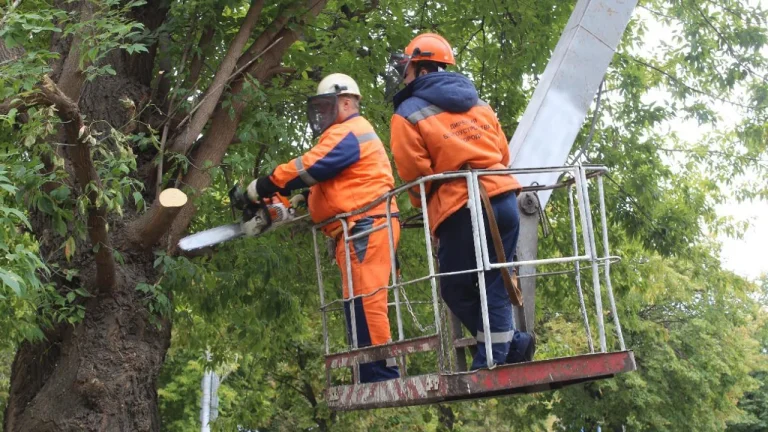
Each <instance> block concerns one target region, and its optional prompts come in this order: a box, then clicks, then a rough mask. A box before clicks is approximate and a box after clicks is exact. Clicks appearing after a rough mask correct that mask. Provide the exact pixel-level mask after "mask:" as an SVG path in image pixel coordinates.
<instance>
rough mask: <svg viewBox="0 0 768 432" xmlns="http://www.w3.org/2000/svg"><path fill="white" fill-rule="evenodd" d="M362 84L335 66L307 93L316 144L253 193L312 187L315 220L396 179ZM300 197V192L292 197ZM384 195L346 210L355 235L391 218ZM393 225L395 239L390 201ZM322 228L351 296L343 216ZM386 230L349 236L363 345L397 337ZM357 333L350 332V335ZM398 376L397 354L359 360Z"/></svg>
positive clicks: (372, 376) (371, 377) (255, 185)
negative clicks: (363, 105) (390, 309)
mask: <svg viewBox="0 0 768 432" xmlns="http://www.w3.org/2000/svg"><path fill="white" fill-rule="evenodd" d="M361 97H362V95H361V94H360V88H359V87H358V85H357V83H356V82H355V80H353V79H352V78H350V77H349V76H347V75H344V74H339V73H335V74H331V75H328V76H327V77H325V78H324V79H323V80H322V81H320V84H319V85H318V86H317V94H316V95H315V96H312V97H310V98H309V99H308V100H307V117H308V118H309V127H310V129H311V130H312V133H313V137H318V136H319V139H318V142H317V145H316V146H314V147H313V148H312V149H311V150H309V151H308V152H307V153H305V154H303V155H301V156H299V157H297V158H296V159H293V160H291V161H289V162H287V163H285V164H282V165H280V166H278V167H277V168H275V170H274V171H273V172H272V174H270V175H268V176H265V177H261V178H259V179H257V180H254V181H253V182H252V183H251V184H250V185H249V186H248V193H247V194H248V198H249V199H250V200H251V201H253V202H258V201H259V199H260V197H262V198H263V197H270V196H272V195H273V194H275V193H276V192H280V193H282V194H287V193H290V191H293V190H297V189H304V188H309V194H308V195H309V196H308V198H307V200H308V204H309V205H308V207H309V212H310V215H311V217H312V220H313V221H314V222H321V221H323V220H326V219H329V218H331V217H333V216H336V215H337V214H340V213H348V212H352V211H355V210H358V209H360V208H363V207H365V206H366V205H368V204H370V203H371V202H373V201H374V200H375V199H376V198H379V197H380V196H382V195H384V194H385V193H387V192H389V191H390V190H391V189H392V188H393V187H394V183H395V182H394V177H393V175H392V167H391V165H390V163H389V159H388V158H387V154H386V151H385V150H384V144H383V143H382V142H381V140H380V139H379V137H378V136H377V135H376V132H375V131H374V130H373V126H371V124H370V123H369V122H368V121H367V120H366V119H364V118H363V117H361V116H360V113H359V110H360V99H361ZM299 200H301V195H299V196H297V197H294V199H292V203H294V204H296V203H297V202H298V201H299ZM386 205H387V203H386V202H382V203H380V204H379V205H376V206H374V207H373V208H371V209H370V210H368V211H366V212H364V213H363V214H359V215H356V216H353V217H350V218H347V222H348V223H349V226H350V227H351V228H350V233H349V234H350V236H351V235H354V234H356V233H359V232H362V231H366V230H369V229H371V228H372V227H376V226H379V225H382V224H385V223H386V216H385V215H386ZM391 209H392V212H393V213H394V216H395V218H393V226H392V232H393V235H394V241H395V247H396V245H397V242H398V240H399V238H400V226H399V223H398V222H397V219H396V217H397V212H398V209H397V204H396V203H395V202H394V200H393V201H392V207H391ZM323 231H324V232H325V234H326V235H328V236H329V237H332V238H334V239H335V240H336V262H337V264H338V265H339V268H340V269H341V272H342V278H341V279H342V281H343V285H344V297H345V298H347V297H348V292H349V291H348V288H347V280H348V279H347V265H346V255H345V252H344V250H345V248H344V244H343V243H342V242H343V239H342V238H341V237H342V236H341V235H340V234H341V224H340V222H336V223H334V224H330V225H326V226H325V227H323ZM387 236H388V233H387V230H386V229H384V230H378V231H376V232H373V233H372V234H370V235H368V236H365V237H362V238H359V239H355V240H353V241H352V242H351V245H350V246H352V247H351V248H350V249H351V251H350V252H351V253H350V256H351V260H352V262H351V266H350V267H351V269H352V282H353V284H352V286H353V290H354V294H355V296H360V295H364V294H370V293H373V292H374V291H377V290H378V292H376V293H375V294H372V295H370V296H367V297H364V298H358V299H354V300H353V301H352V303H353V304H354V308H355V324H356V326H355V327H356V331H357V342H358V347H365V346H369V345H380V344H384V343H387V342H389V341H390V340H391V335H390V329H389V319H388V317H387V296H388V291H387V290H386V289H383V290H379V288H382V287H385V286H387V285H389V277H390V274H391V270H390V254H389V240H388V238H387ZM344 306H345V312H346V316H347V330H348V334H349V333H351V327H350V326H351V322H350V321H351V320H350V302H349V301H347V302H345V304H344ZM350 340H351V338H350ZM398 376H399V373H398V369H397V366H395V364H394V360H389V361H384V360H382V361H377V362H373V363H368V364H363V365H360V381H361V382H376V381H384V380H388V379H393V378H397V377H398Z"/></svg>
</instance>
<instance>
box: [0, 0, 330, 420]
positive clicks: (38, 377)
mask: <svg viewBox="0 0 768 432" xmlns="http://www.w3.org/2000/svg"><path fill="white" fill-rule="evenodd" d="M55 3H56V4H57V6H58V7H61V8H65V9H66V10H68V11H72V12H77V13H79V16H80V19H81V20H85V19H88V17H90V16H91V15H90V14H91V13H92V12H93V11H92V3H91V2H89V1H86V0H81V1H79V2H65V1H63V0H56V1H55ZM253 5H257V7H259V8H260V6H261V5H263V3H260V2H254V3H252V7H253ZM305 5H306V6H303V7H301V8H299V10H293V9H287V10H286V12H285V15H283V16H278V17H277V18H275V20H274V21H273V22H272V23H271V24H270V25H269V26H267V27H265V28H264V29H262V32H261V33H260V34H259V33H256V34H255V35H251V30H252V29H253V27H254V25H255V23H257V22H258V21H259V13H260V10H255V9H254V10H251V11H249V13H248V15H247V18H246V19H245V20H244V21H243V23H242V26H241V31H240V32H239V36H238V37H237V38H236V39H235V40H234V41H233V42H232V43H231V45H230V48H231V49H230V50H229V52H230V55H229V56H228V58H227V62H226V65H225V66H226V67H223V68H222V69H221V70H220V71H219V72H220V74H219V75H221V76H220V77H219V79H218V80H215V82H216V84H217V85H218V87H215V88H209V89H208V90H207V91H206V92H205V94H207V95H213V96H210V97H211V100H207V101H205V110H206V111H205V112H204V113H202V111H201V112H198V113H196V114H195V115H194V117H192V127H193V128H194V132H195V133H197V131H198V130H200V131H202V132H203V134H204V136H203V138H202V139H201V140H200V141H201V144H200V145H198V146H197V148H195V150H194V151H193V152H192V153H191V154H190V156H191V159H192V160H193V161H194V162H195V164H194V167H193V168H191V169H190V170H189V172H187V174H186V175H185V177H184V179H183V184H184V187H186V188H190V191H191V192H192V195H191V197H194V196H196V195H199V193H201V192H202V190H203V189H205V188H206V187H208V185H209V184H210V178H209V177H208V175H207V173H205V172H204V171H202V170H200V169H198V168H197V167H200V166H206V165H207V164H210V163H212V164H214V165H216V164H218V163H219V162H220V161H221V159H222V157H223V156H224V154H225V152H226V149H227V147H228V145H229V144H230V143H231V141H232V137H233V136H234V135H235V132H236V129H237V126H238V123H239V120H240V116H241V114H242V110H243V108H244V104H245V101H240V100H238V102H237V103H236V104H234V105H235V110H236V115H235V116H234V118H233V117H230V115H229V114H228V110H224V109H222V108H221V106H220V105H219V103H218V102H219V101H220V100H221V98H223V97H230V96H233V95H235V94H237V93H238V92H240V91H241V89H242V87H243V81H242V75H238V74H241V73H249V74H251V76H254V77H255V78H256V79H258V80H260V81H262V82H264V81H266V80H268V79H270V78H271V77H272V76H273V75H274V73H273V72H270V71H276V70H278V69H279V68H278V66H279V65H280V62H281V59H282V57H283V54H284V53H285V51H286V50H287V49H288V47H290V45H291V44H292V43H293V42H294V41H296V40H297V39H298V37H299V33H298V31H299V30H298V29H300V28H301V26H302V25H304V23H305V21H304V20H305V19H306V18H312V17H314V16H316V15H317V14H318V13H319V12H320V10H322V8H323V7H324V5H325V0H319V1H318V0H310V1H308V2H307V3H306V4H305ZM167 7H168V6H167V3H166V2H160V1H155V2H148V3H147V4H146V5H144V6H141V7H139V8H136V9H134V10H133V11H132V15H133V16H132V18H133V19H134V20H136V21H138V22H140V23H142V24H143V25H144V27H145V28H146V29H147V30H148V31H149V32H152V31H154V30H156V29H158V28H159V27H160V26H161V25H162V24H163V22H164V21H165V19H166V16H167V15H168V14H167V12H168V9H167ZM289 24H290V28H288V25H289ZM210 33H211V32H210V31H205V32H204V36H205V37H206V38H210ZM77 38H78V36H77V35H75V36H74V38H73V37H72V36H66V34H65V33H63V32H62V33H59V34H56V35H55V36H54V37H53V38H52V40H51V50H52V51H55V52H57V53H59V54H60V56H59V57H58V58H57V59H56V60H54V61H53V63H52V64H51V70H52V71H51V73H50V74H49V76H50V78H47V77H46V78H45V79H44V80H43V82H42V83H41V84H40V89H41V94H42V96H41V97H39V98H37V99H35V100H34V103H35V104H40V103H41V102H40V101H41V100H42V101H43V102H42V103H43V104H48V105H52V106H54V107H55V108H56V113H57V115H58V116H59V117H60V118H61V120H62V122H61V126H60V129H61V130H60V131H59V132H58V133H57V134H56V136H55V137H54V138H53V139H55V140H56V141H58V142H64V143H66V145H67V147H66V148H67V151H65V152H62V153H61V156H62V157H65V159H66V164H67V168H68V172H69V173H70V178H69V179H66V180H65V181H66V182H67V184H68V185H69V186H70V187H71V188H72V189H73V190H74V191H76V192H77V193H79V194H81V195H83V194H85V196H86V197H87V198H88V200H89V203H90V207H89V208H88V210H87V211H88V216H87V225H88V227H87V228H88V239H87V240H85V241H77V244H76V251H77V252H76V253H75V254H74V256H72V257H70V258H71V262H67V260H66V259H65V256H64V254H65V251H63V250H62V248H61V247H60V245H61V243H62V239H61V238H58V237H56V235H55V234H51V233H52V232H54V231H53V230H52V229H51V220H50V219H49V218H48V216H46V215H44V214H42V213H41V212H38V211H36V210H31V211H30V222H31V224H32V226H33V230H34V232H35V233H36V234H37V237H38V242H39V245H40V254H41V255H42V256H44V257H46V261H47V262H48V263H62V264H65V265H66V267H67V268H76V269H78V270H79V274H78V276H77V277H75V278H74V279H73V280H71V281H67V280H66V279H65V278H64V277H60V276H54V277H53V278H52V280H51V282H53V283H54V284H55V285H56V287H57V289H58V290H59V292H60V293H66V292H68V291H70V290H73V289H76V288H79V287H82V288H84V289H85V290H87V291H88V292H89V294H90V297H81V298H79V299H78V300H76V301H79V302H80V304H81V305H82V306H84V308H85V318H84V319H83V320H82V321H81V322H79V323H77V324H75V325H70V324H59V325H56V326H54V327H52V328H47V329H45V330H44V332H45V340H43V341H41V342H35V343H32V342H24V343H22V344H21V346H20V347H19V349H18V351H17V353H16V357H15V359H14V362H13V365H12V371H11V388H10V394H9V398H8V405H7V407H6V414H5V428H4V430H5V431H7V432H16V431H25V432H26V431H35V432H46V431H158V430H160V419H159V415H158V408H157V390H156V387H157V377H158V374H159V371H160V368H161V366H162V364H163V359H164V357H165V353H166V351H167V349H168V346H169V344H170V338H171V323H170V321H169V320H168V319H160V320H159V326H158V325H156V323H158V320H157V319H153V318H157V317H153V316H151V314H150V312H149V311H148V310H147V307H146V306H145V302H146V301H147V295H146V294H145V293H142V292H139V291H137V290H136V287H137V285H138V284H139V283H146V284H155V283H158V279H159V277H160V275H159V271H158V270H157V269H156V268H155V267H154V264H153V263H154V259H155V256H154V254H153V251H152V247H153V246H154V247H156V246H157V244H158V242H159V240H160V239H161V238H170V241H168V242H162V241H160V242H159V243H161V244H175V243H176V240H177V239H178V237H179V236H181V235H183V233H184V232H185V231H186V227H187V226H188V224H189V223H190V221H191V220H192V218H193V216H194V213H195V209H194V205H193V204H192V203H191V202H189V203H187V202H186V197H184V199H183V200H182V199H181V198H182V197H181V196H175V198H174V199H171V201H168V194H166V195H164V197H165V198H166V201H164V202H162V203H161V201H162V200H161V199H155V200H154V201H153V200H152V198H154V196H155V193H154V189H155V182H154V179H155V177H154V173H155V172H156V171H157V169H156V168H155V161H154V159H156V157H155V156H156V155H157V153H156V151H155V150H154V149H153V148H151V147H150V149H149V150H145V151H144V152H141V151H140V150H139V149H138V148H137V147H136V148H134V149H133V150H134V153H135V154H136V155H137V157H136V160H137V164H138V167H137V170H136V172H135V173H132V174H131V175H133V176H134V177H136V178H137V179H138V180H139V181H141V182H142V183H143V184H144V185H145V190H144V199H145V200H147V202H152V207H151V209H150V210H149V211H148V212H147V213H145V214H144V215H141V214H138V212H137V211H136V209H135V208H132V207H130V206H126V207H125V208H124V210H123V211H124V214H123V216H118V215H116V214H108V213H107V212H106V210H105V209H103V208H100V207H97V205H98V201H97V199H96V196H97V194H96V193H95V192H93V191H92V190H91V191H87V190H86V188H85V186H86V185H88V184H94V185H97V187H101V182H100V179H99V178H98V174H97V172H96V170H94V169H93V160H92V158H93V157H94V156H93V155H92V154H91V151H90V148H89V146H90V144H89V141H88V140H89V139H90V140H92V139H93V138H92V136H98V138H99V139H102V138H105V137H107V136H108V135H109V133H110V132H111V130H112V129H116V130H121V131H123V132H125V131H126V129H128V130H135V129H136V128H144V126H142V125H141V123H150V124H152V125H153V127H154V128H155V129H158V128H159V126H160V125H161V124H162V122H163V121H165V120H167V118H165V117H163V118H161V119H160V120H159V121H158V119H157V117H158V112H157V110H154V109H147V110H142V108H144V107H147V106H148V104H150V103H152V104H154V105H155V106H163V100H153V99H152V98H153V97H159V98H161V99H165V94H166V93H167V91H168V90H167V88H164V89H162V91H157V90H156V91H155V92H154V93H153V91H152V88H151V83H152V82H153V78H156V77H153V72H154V71H155V61H156V58H155V57H156V56H155V54H156V51H157V46H156V45H154V46H151V47H149V52H147V53H142V54H133V55H129V54H127V53H126V52H122V51H113V52H111V53H110V54H109V55H108V56H107V62H108V63H109V64H110V65H111V66H112V68H113V69H114V70H115V72H116V74H115V75H113V76H109V75H107V76H103V77H99V78H97V79H95V80H94V81H91V82H87V81H86V80H85V79H84V76H83V74H82V73H81V72H80V70H79V69H78V58H79V57H78V56H79V54H78V39H77ZM163 38H164V36H160V37H159V39H163ZM166 40H167V39H166ZM251 40H252V41H253V43H252V45H251V47H250V48H249V49H248V50H246V51H245V53H244V54H243V55H242V56H241V57H240V58H239V59H238V58H237V56H236V54H238V53H241V52H242V50H243V47H244V45H245V43H246V42H248V41H251ZM203 42H205V41H202V42H201V44H202V43H203ZM0 49H4V47H3V46H2V44H0ZM265 49H268V52H266V53H264V52H263V51H264V50H265ZM22 53H23V51H22ZM19 54H20V53H19V52H11V51H10V50H7V49H4V50H3V51H0V55H1V56H3V57H5V58H9V57H11V56H12V55H13V56H17V55H19ZM262 54H264V55H263V57H259V56H261V55H262ZM256 60H258V61H256ZM191 61H193V62H199V61H200V59H199V56H195V57H194V58H192V59H191ZM235 65H236V66H237V68H238V71H239V72H235V74H234V75H232V76H230V73H231V71H232V69H234V68H235ZM193 66H195V70H194V71H193V73H194V74H195V75H199V74H200V70H199V66H196V65H193ZM240 68H242V69H240ZM235 75H236V76H235ZM229 80H233V81H232V82H231V83H230V85H228V86H227V90H226V93H228V94H225V95H221V93H222V89H223V88H224V86H222V84H221V83H222V82H228V81H229ZM156 81H162V80H156ZM195 81H197V79H196V77H195ZM167 85H168V82H167V80H166V82H163V83H162V86H167ZM233 99H234V98H233ZM0 102H3V101H0ZM28 102H29V103H32V102H33V101H32V100H30V101H28ZM5 105H8V104H7V103H6V104H5ZM2 109H3V104H2V103H0V110H2ZM144 111H145V112H146V113H147V114H145V115H144V117H151V118H142V119H141V120H142V122H138V121H136V120H137V119H136V118H135V115H136V113H140V112H144ZM206 113H207V114H206ZM165 114H166V115H167V114H168V113H165ZM192 114H194V113H192ZM192 114H190V115H192ZM169 124H172V122H171V123H169ZM203 127H205V129H206V130H205V131H203ZM140 131H143V132H145V133H147V132H149V130H148V129H146V128H145V129H140ZM172 133H173V134H174V136H175V137H176V138H174V139H175V140H176V141H175V142H176V143H177V145H179V143H181V144H180V147H182V148H184V149H185V151H188V150H189V144H190V143H189V142H186V141H184V142H183V143H182V141H183V138H184V137H185V136H186V135H187V134H185V131H184V130H173V131H172ZM179 137H181V138H179ZM187 141H189V140H187ZM178 194H181V192H178ZM178 194H177V195H178ZM172 195H173V194H172ZM181 195H183V194H181ZM161 197H163V196H161ZM114 252H116V253H119V255H120V256H121V257H122V259H121V260H117V259H115V258H114V255H113V253H114Z"/></svg>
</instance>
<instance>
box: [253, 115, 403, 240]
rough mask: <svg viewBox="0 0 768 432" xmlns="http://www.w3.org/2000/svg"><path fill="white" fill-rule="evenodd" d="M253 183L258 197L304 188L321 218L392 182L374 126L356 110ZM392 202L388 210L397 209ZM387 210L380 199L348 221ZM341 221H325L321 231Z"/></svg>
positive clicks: (361, 202)
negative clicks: (327, 222) (262, 178)
mask: <svg viewBox="0 0 768 432" xmlns="http://www.w3.org/2000/svg"><path fill="white" fill-rule="evenodd" d="M265 180H266V181H265V182H263V183H262V184H259V185H258V189H259V195H262V196H269V195H271V194H273V193H275V192H277V191H281V192H282V193H288V192H290V191H292V190H296V189H302V188H306V187H309V188H310V189H309V191H310V193H309V203H308V206H309V213H310V215H311V216H312V220H313V221H314V222H315V223H317V222H322V221H324V220H326V219H329V218H331V217H333V216H336V215H337V214H340V213H347V212H351V211H354V210H358V209H360V208H362V207H364V206H366V205H368V204H370V203H371V202H373V201H374V200H375V199H376V198H379V197H380V196H382V195H384V194H385V193H387V192H389V191H390V190H391V189H392V188H393V187H394V184H395V181H394V177H393V175H392V166H391V165H390V163H389V158H387V153H386V151H385V150H384V144H383V143H382V142H381V140H380V139H379V137H378V136H377V135H376V132H375V131H374V130H373V126H371V124H370V123H369V122H368V120H366V119H364V118H363V117H361V116H360V115H359V114H354V115H352V116H350V117H349V118H347V119H346V120H345V121H344V122H343V123H338V124H335V125H333V126H331V127H329V128H328V129H327V130H326V131H325V132H323V134H322V135H320V138H319V140H318V142H317V145H316V146H314V147H312V149H310V150H309V151H308V152H307V153H305V154H303V155H302V156H300V157H297V158H296V159H293V160H291V161H290V162H288V163H285V164H282V165H280V166H278V167H277V168H275V170H274V171H273V172H272V174H271V175H270V176H269V177H266V178H265ZM397 211H398V209H397V204H396V203H395V202H394V200H393V202H392V213H397ZM384 214H386V202H383V203H381V204H379V205H377V206H375V207H374V208H372V209H370V210H369V211H367V212H365V213H364V214H361V215H357V216H355V217H351V218H349V219H348V220H349V221H350V222H352V221H355V220H357V219H360V218H362V217H364V216H368V215H384ZM339 226H340V223H338V222H337V223H335V224H330V225H326V226H325V227H324V228H323V231H324V232H325V233H326V234H330V233H332V232H335V231H336V230H337V229H338V227H339Z"/></svg>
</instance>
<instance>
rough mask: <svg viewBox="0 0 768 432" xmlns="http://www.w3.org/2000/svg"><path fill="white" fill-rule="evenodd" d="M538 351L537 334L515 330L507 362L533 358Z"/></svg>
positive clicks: (519, 361)
mask: <svg viewBox="0 0 768 432" xmlns="http://www.w3.org/2000/svg"><path fill="white" fill-rule="evenodd" d="M535 352H536V335H535V334H533V333H527V332H522V331H518V330H515V335H514V336H512V343H510V344H509V352H508V353H507V360H506V363H507V364H510V363H522V362H529V361H532V360H533V354H534V353H535Z"/></svg>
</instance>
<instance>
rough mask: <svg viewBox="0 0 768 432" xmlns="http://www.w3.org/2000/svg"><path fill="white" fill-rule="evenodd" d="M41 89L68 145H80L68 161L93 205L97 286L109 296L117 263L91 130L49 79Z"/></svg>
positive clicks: (91, 222)
mask: <svg viewBox="0 0 768 432" xmlns="http://www.w3.org/2000/svg"><path fill="white" fill-rule="evenodd" d="M40 89H41V92H42V93H43V95H44V97H45V98H46V99H47V100H48V101H49V102H50V103H51V104H52V105H53V106H54V107H56V110H57V113H58V116H59V118H60V119H61V121H62V123H63V127H64V134H65V136H66V138H67V142H68V143H70V144H76V145H75V146H73V147H67V153H68V158H69V160H70V162H71V163H72V166H73V167H74V172H75V178H76V179H77V183H78V184H79V185H80V188H81V189H82V190H83V191H84V192H85V193H86V196H87V197H88V201H89V203H90V207H89V209H88V237H89V238H90V240H91V244H93V248H94V251H95V253H96V258H95V259H96V284H97V286H98V287H99V291H100V292H102V293H109V292H111V291H112V289H113V288H114V285H115V261H114V258H113V256H112V248H111V247H110V242H109V235H108V233H107V212H106V210H105V209H104V207H103V206H97V200H98V194H99V189H101V180H100V179H99V175H98V174H97V173H96V168H95V167H94V165H93V159H92V158H91V151H90V148H89V141H90V140H89V138H90V134H89V133H88V128H87V127H86V126H85V124H84V123H83V118H82V116H81V115H80V110H79V108H78V107H77V104H76V103H75V102H74V101H73V100H72V99H71V98H69V97H68V96H67V95H66V94H64V92H63V91H62V90H61V89H60V88H59V87H58V86H57V85H56V83H54V82H53V81H52V80H51V79H50V78H48V76H45V77H43V82H42V84H41V86H40Z"/></svg>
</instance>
